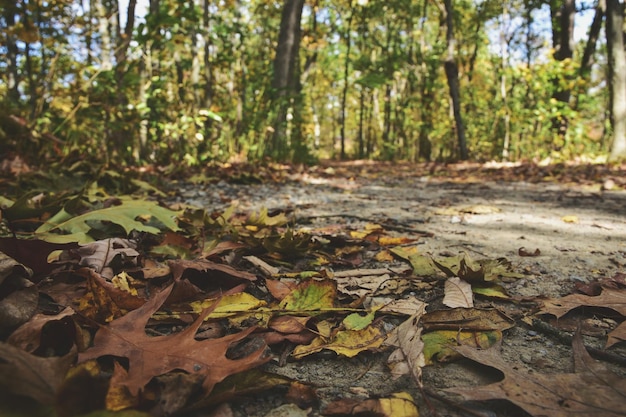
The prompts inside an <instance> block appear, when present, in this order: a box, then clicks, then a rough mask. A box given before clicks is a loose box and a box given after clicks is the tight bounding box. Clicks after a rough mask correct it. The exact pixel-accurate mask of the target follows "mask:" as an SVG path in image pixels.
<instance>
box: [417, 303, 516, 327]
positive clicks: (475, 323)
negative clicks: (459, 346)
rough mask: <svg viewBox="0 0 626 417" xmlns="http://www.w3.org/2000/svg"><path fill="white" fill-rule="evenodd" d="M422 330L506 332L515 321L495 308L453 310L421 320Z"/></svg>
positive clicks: (428, 314) (438, 312) (440, 311)
mask: <svg viewBox="0 0 626 417" xmlns="http://www.w3.org/2000/svg"><path fill="white" fill-rule="evenodd" d="M422 324H423V326H424V330H455V331H460V330H472V331H489V330H500V331H502V330H507V329H510V328H512V327H514V326H515V320H513V319H512V318H510V317H508V316H507V315H506V314H504V313H502V312H501V311H499V310H497V309H495V308H485V309H480V308H455V309H452V310H436V311H432V312H430V313H427V314H425V315H424V317H423V318H422Z"/></svg>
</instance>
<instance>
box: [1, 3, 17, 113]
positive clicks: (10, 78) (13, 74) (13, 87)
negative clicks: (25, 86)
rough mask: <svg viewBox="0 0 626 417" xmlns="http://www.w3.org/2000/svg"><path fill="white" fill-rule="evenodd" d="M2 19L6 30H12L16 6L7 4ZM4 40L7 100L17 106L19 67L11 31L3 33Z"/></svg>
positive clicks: (15, 20) (14, 40)
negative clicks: (6, 68)
mask: <svg viewBox="0 0 626 417" xmlns="http://www.w3.org/2000/svg"><path fill="white" fill-rule="evenodd" d="M2 13H3V15H4V19H5V21H6V23H7V28H8V29H12V27H13V26H15V24H16V22H17V6H12V7H10V6H9V3H7V6H6V8H5V9H4V10H3V12H2ZM3 38H4V40H5V41H6V48H7V57H8V61H9V68H8V71H7V87H8V97H9V99H10V100H11V101H12V102H13V103H15V104H17V103H19V100H20V90H19V84H20V81H21V79H20V66H19V64H18V58H19V48H18V46H17V40H16V38H15V36H14V35H13V34H12V30H5V31H4V36H3Z"/></svg>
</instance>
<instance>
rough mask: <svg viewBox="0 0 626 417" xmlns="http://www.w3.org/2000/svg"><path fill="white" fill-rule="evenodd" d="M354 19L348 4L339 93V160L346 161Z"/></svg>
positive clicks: (351, 5)
mask: <svg viewBox="0 0 626 417" xmlns="http://www.w3.org/2000/svg"><path fill="white" fill-rule="evenodd" d="M353 18H354V5H353V4H352V2H351V3H350V16H348V21H347V28H346V34H345V36H344V39H345V41H346V60H345V62H344V67H343V91H342V93H341V130H340V140H341V153H340V154H339V159H341V160H344V159H346V103H347V100H348V87H349V84H348V77H349V76H350V49H351V48H352V37H351V36H350V34H351V30H352V19H353Z"/></svg>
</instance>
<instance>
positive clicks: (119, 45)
mask: <svg viewBox="0 0 626 417" xmlns="http://www.w3.org/2000/svg"><path fill="white" fill-rule="evenodd" d="M1 5H2V12H1V16H0V27H1V28H2V31H1V34H0V36H1V38H2V39H1V42H0V154H3V155H20V156H21V157H22V158H25V159H26V160H27V161H29V163H33V162H39V161H49V160H55V159H63V158H67V157H68V156H69V155H80V156H81V157H86V158H90V159H93V160H97V161H100V162H102V163H104V164H106V165H117V166H128V165H145V164H165V165H167V164H169V163H171V162H172V161H175V162H176V164H177V165H185V164H188V165H198V164H203V163H206V162H208V161H224V160H233V159H238V160H241V159H244V160H261V159H264V158H268V157H269V158H271V159H274V160H280V161H292V162H309V161H313V160H315V159H316V158H341V159H349V158H370V159H379V160H406V161H430V160H440V161H447V160H465V159H473V160H492V159H496V160H520V159H524V160H530V159H544V158H547V157H550V158H556V159H572V158H580V157H585V158H588V160H597V158H600V160H604V159H606V158H607V157H612V158H614V159H618V158H623V157H624V155H625V154H626V138H625V137H624V135H625V131H626V128H625V127H624V124H625V123H626V121H624V120H626V117H625V116H626V75H625V74H626V60H625V59H624V42H623V34H624V30H623V28H624V26H623V16H624V5H623V2H620V1H618V0H606V1H605V0H597V1H595V2H591V1H589V2H586V1H578V2H575V1H573V0H562V1H557V0H550V1H545V0H544V1H536V0H507V1H492V0H482V1H465V0H457V1H452V0H435V1H429V0H391V1H389V0H386V1H380V0H369V1H368V0H356V1H355V0H333V1H328V0H311V1H308V2H305V1H304V0H284V1H282V2H275V1H274V2H272V1H266V0H247V1H244V0H220V1H211V0H186V1H183V0H149V2H148V1H141V0H139V1H138V0H129V1H128V2H123V1H119V0H80V1H79V0H74V1H70V0H49V1H40V0H18V1H14V0H2V2H1ZM575 33H580V34H585V35H583V36H577V37H575V36H574V34H575ZM578 38H580V39H578ZM181 162H182V164H181Z"/></svg>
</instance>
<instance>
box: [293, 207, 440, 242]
mask: <svg viewBox="0 0 626 417" xmlns="http://www.w3.org/2000/svg"><path fill="white" fill-rule="evenodd" d="M333 217H344V218H347V219H354V220H360V221H363V222H371V221H372V219H371V218H367V217H362V216H357V215H354V214H344V213H337V214H322V215H319V216H303V217H298V218H296V219H295V221H296V223H300V222H306V221H310V220H312V219H332V218H333ZM384 227H385V229H388V230H393V231H395V232H405V233H413V234H417V235H420V236H423V237H433V236H435V234H434V233H432V232H428V231H425V230H418V229H414V228H412V227H410V226H395V225H392V224H386V223H385V224H384Z"/></svg>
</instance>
